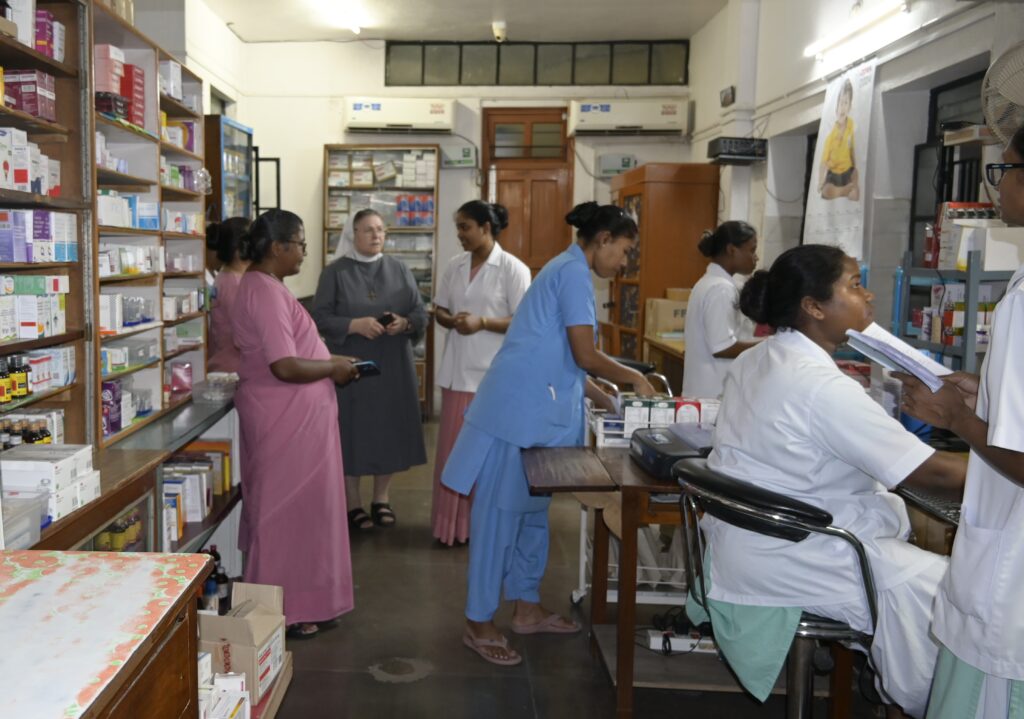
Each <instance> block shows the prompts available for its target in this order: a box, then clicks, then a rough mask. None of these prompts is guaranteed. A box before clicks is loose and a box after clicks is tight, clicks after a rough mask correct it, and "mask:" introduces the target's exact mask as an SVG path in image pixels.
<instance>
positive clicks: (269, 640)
mask: <svg viewBox="0 0 1024 719" xmlns="http://www.w3.org/2000/svg"><path fill="white" fill-rule="evenodd" d="M231 607H232V608H231V611H230V612H228V614H226V615H225V616H223V617H222V616H217V615H215V614H206V613H201V614H200V615H199V649H200V651H204V652H209V653H210V654H211V656H212V657H213V671H214V672H217V673H219V674H222V673H228V672H245V675H246V686H247V687H248V689H249V694H250V696H251V698H252V703H253V705H256V704H258V703H259V701H260V699H262V698H263V695H264V694H265V693H266V692H267V691H268V690H269V689H270V687H271V686H272V685H273V683H274V679H275V678H277V675H278V673H279V672H280V671H281V666H282V665H283V663H284V628H285V626H284V589H283V588H281V587H274V586H269V585H265V584H246V583H244V582H236V583H235V584H234V587H233V588H232V591H231Z"/></svg>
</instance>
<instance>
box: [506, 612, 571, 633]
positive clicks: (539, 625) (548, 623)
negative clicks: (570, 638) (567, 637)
mask: <svg viewBox="0 0 1024 719" xmlns="http://www.w3.org/2000/svg"><path fill="white" fill-rule="evenodd" d="M561 621H563V617H561V616H559V615H558V614H549V615H547V616H546V617H545V618H544V619H541V620H540V621H539V622H536V623H535V624H516V623H515V622H512V631H513V632H515V633H516V634H576V633H577V632H579V631H580V629H581V628H582V627H580V625H579V624H577V623H576V622H575V621H573V620H571V619H565V620H564V621H568V622H569V623H570V624H571V625H572V626H568V627H566V626H562V625H561V624H559V622H561Z"/></svg>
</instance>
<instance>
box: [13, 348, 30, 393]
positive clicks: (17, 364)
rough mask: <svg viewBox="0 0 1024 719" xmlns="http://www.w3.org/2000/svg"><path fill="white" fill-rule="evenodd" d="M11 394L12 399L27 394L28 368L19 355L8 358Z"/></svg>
mask: <svg viewBox="0 0 1024 719" xmlns="http://www.w3.org/2000/svg"><path fill="white" fill-rule="evenodd" d="M9 372H10V376H11V395H12V397H13V398H14V399H18V398H19V397H27V396H28V370H27V367H26V365H25V364H24V360H23V359H22V357H21V355H13V356H12V357H11V360H10V370H9Z"/></svg>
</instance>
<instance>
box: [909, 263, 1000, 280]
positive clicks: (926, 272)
mask: <svg viewBox="0 0 1024 719" xmlns="http://www.w3.org/2000/svg"><path fill="white" fill-rule="evenodd" d="M905 276H909V277H915V278H920V279H927V280H931V281H932V282H936V283H938V282H966V281H967V272H966V271H964V270H936V269H932V268H930V267H913V268H910V269H908V270H906V271H905ZM1012 277H1013V272H1008V271H1006V272H1002V271H992V270H989V271H987V272H985V271H981V272H978V281H979V282H1009V281H1010V279H1011V278H1012Z"/></svg>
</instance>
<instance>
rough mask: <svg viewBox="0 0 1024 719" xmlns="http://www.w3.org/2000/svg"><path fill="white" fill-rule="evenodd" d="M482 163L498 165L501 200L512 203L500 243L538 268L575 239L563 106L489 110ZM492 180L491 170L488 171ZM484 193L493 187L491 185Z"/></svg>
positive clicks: (497, 177) (570, 162) (508, 204)
mask: <svg viewBox="0 0 1024 719" xmlns="http://www.w3.org/2000/svg"><path fill="white" fill-rule="evenodd" d="M484 137H485V138H486V139H485V141H484V147H483V166H484V167H485V168H487V169H488V170H489V169H490V168H491V167H494V169H495V173H494V175H495V179H496V193H495V194H496V200H497V202H498V203H500V204H502V205H504V206H505V207H506V208H508V212H509V226H508V228H507V229H506V230H505V231H504V232H503V233H502V236H501V245H502V247H503V248H504V249H505V250H507V251H508V252H511V253H512V254H513V255H515V256H516V257H518V258H519V259H521V260H522V261H523V262H524V263H526V265H527V266H528V267H529V268H530V270H531V271H532V272H533V274H536V273H537V272H538V271H539V270H540V269H541V268H542V267H543V266H544V264H545V263H546V262H547V261H548V260H550V259H551V258H552V257H554V256H555V255H557V254H559V253H560V252H562V251H564V250H565V248H566V247H567V246H568V244H569V242H570V241H571V239H572V231H571V230H572V228H570V227H569V225H567V224H566V223H565V215H566V213H567V212H568V211H569V210H570V209H572V161H571V158H572V153H571V146H570V141H569V139H568V138H567V137H566V135H565V111H564V110H563V109H561V108H509V109H498V108H494V109H487V110H484ZM487 177H488V182H489V181H490V172H488V173H487ZM484 189H485V196H487V194H488V193H489V191H490V187H489V186H486V187H485V188H484Z"/></svg>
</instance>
